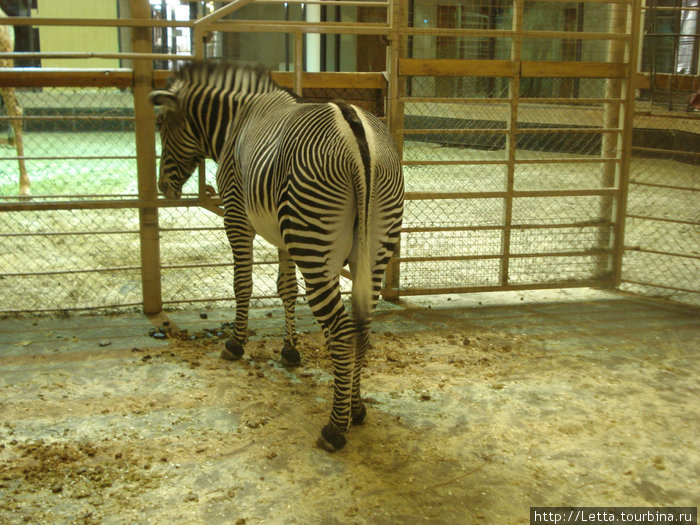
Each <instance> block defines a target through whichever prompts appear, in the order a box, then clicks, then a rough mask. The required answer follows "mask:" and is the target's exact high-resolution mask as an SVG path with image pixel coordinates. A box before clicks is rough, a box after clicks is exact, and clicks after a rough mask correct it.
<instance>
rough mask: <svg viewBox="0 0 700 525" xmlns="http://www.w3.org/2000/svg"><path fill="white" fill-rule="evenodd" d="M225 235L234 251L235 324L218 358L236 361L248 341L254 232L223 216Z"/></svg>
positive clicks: (245, 224)
mask: <svg viewBox="0 0 700 525" xmlns="http://www.w3.org/2000/svg"><path fill="white" fill-rule="evenodd" d="M224 227H225V229H226V235H227V236H228V239H229V242H230V243H231V249H232V250H233V291H234V294H235V296H236V321H235V322H234V326H233V337H232V338H231V339H229V340H228V341H226V345H225V348H224V349H223V350H222V351H221V358H222V359H226V360H227V361H236V360H238V359H240V358H241V357H242V356H243V352H244V350H243V345H244V344H245V342H246V341H247V339H248V308H249V306H250V296H251V295H252V291H253V239H254V237H255V232H253V231H252V230H251V229H250V227H249V226H247V221H246V220H245V219H243V221H241V220H236V217H235V216H233V215H232V214H229V213H228V209H227V213H226V214H225V216H224Z"/></svg>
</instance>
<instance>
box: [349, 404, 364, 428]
mask: <svg viewBox="0 0 700 525" xmlns="http://www.w3.org/2000/svg"><path fill="white" fill-rule="evenodd" d="M365 417H367V409H366V408H365V405H364V404H362V405H360V410H359V412H357V413H356V414H353V415H352V424H353V426H356V427H357V426H360V425H362V424H363V423H364V422H365Z"/></svg>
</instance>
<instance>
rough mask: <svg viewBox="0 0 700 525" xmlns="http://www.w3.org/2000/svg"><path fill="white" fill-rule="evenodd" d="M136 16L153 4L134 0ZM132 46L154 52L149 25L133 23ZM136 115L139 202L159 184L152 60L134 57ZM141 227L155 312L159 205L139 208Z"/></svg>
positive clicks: (146, 303) (147, 289)
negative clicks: (152, 95)
mask: <svg viewBox="0 0 700 525" xmlns="http://www.w3.org/2000/svg"><path fill="white" fill-rule="evenodd" d="M131 14H132V17H133V18H143V19H148V20H150V18H151V6H150V4H149V1H148V0H131ZM132 42H133V49H134V52H136V53H151V52H152V51H153V49H152V44H151V28H150V27H134V28H133V30H132ZM133 76H134V87H133V96H134V117H135V123H134V125H135V134H136V158H137V160H136V168H137V171H138V192H139V201H140V202H144V201H146V202H153V201H155V199H156V198H157V196H158V189H157V187H156V126H155V112H154V111H153V106H152V105H151V104H150V103H149V102H148V94H149V93H150V92H151V90H152V89H153V62H152V61H151V60H134V68H133ZM139 231H140V234H141V287H142V291H143V311H144V313H147V314H155V313H158V312H160V311H161V310H162V309H163V299H162V295H161V286H160V244H159V239H158V235H159V229H158V208H155V207H153V208H140V209H139Z"/></svg>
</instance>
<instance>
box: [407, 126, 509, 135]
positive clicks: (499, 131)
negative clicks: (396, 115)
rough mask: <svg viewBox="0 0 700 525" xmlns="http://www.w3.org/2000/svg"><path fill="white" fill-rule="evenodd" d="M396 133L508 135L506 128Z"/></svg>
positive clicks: (408, 130) (431, 129) (421, 129)
mask: <svg viewBox="0 0 700 525" xmlns="http://www.w3.org/2000/svg"><path fill="white" fill-rule="evenodd" d="M397 132H398V133H403V134H404V135H476V134H490V133H493V134H498V135H503V134H506V133H509V132H510V130H509V129H507V128H461V129H454V128H453V129H435V128H410V129H399V130H397Z"/></svg>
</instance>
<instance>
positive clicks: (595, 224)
mask: <svg viewBox="0 0 700 525" xmlns="http://www.w3.org/2000/svg"><path fill="white" fill-rule="evenodd" d="M616 227H617V224H615V223H613V222H610V221H579V222H566V223H546V224H510V225H505V224H498V225H481V226H480V225H475V226H407V227H404V228H401V233H434V232H469V231H497V230H505V229H510V230H547V229H564V228H616Z"/></svg>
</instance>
